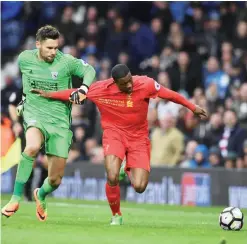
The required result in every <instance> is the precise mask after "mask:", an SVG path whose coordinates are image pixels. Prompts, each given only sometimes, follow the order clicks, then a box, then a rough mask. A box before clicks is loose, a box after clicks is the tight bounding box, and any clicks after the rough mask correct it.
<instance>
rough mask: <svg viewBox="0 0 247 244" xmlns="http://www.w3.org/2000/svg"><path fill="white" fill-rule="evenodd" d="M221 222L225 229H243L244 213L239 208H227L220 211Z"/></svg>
mask: <svg viewBox="0 0 247 244" xmlns="http://www.w3.org/2000/svg"><path fill="white" fill-rule="evenodd" d="M219 224H220V227H221V228H222V229H223V230H241V229H242V227H243V225H244V214H243V213H242V212H241V210H240V209H239V208H234V207H228V208H225V209H224V210H223V211H222V212H221V213H220V216H219Z"/></svg>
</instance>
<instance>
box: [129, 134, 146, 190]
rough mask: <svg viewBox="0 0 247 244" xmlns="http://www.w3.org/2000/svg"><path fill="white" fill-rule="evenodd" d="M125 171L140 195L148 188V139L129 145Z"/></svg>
mask: <svg viewBox="0 0 247 244" xmlns="http://www.w3.org/2000/svg"><path fill="white" fill-rule="evenodd" d="M129 145H130V146H129V151H128V154H127V162H126V166H125V171H126V173H127V174H128V176H129V179H130V181H131V184H132V186H133V187H134V189H135V191H136V192H138V193H143V192H144V191H145V189H146V187H147V184H148V179H149V173H150V142H149V140H148V139H146V140H145V139H144V140H143V141H142V140H140V141H134V142H130V143H129Z"/></svg>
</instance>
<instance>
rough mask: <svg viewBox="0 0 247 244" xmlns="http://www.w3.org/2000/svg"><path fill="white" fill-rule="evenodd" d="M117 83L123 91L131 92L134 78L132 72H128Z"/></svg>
mask: <svg viewBox="0 0 247 244" xmlns="http://www.w3.org/2000/svg"><path fill="white" fill-rule="evenodd" d="M116 84H117V86H118V88H119V90H120V91H121V92H124V93H128V94H131V93H132V91H133V80H132V75H131V73H128V74H127V75H126V76H125V77H123V78H121V79H118V80H117V81H116Z"/></svg>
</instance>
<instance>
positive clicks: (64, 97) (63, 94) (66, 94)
mask: <svg viewBox="0 0 247 244" xmlns="http://www.w3.org/2000/svg"><path fill="white" fill-rule="evenodd" d="M31 92H33V93H36V94H38V95H39V96H41V97H45V98H50V99H53V100H59V101H63V102H68V101H71V99H70V98H71V94H73V95H74V97H75V95H77V96H78V98H77V99H75V100H76V101H78V102H74V103H76V104H80V102H81V101H83V100H84V99H85V98H86V95H85V94H83V93H81V92H78V89H75V88H73V89H67V90H61V91H56V92H47V91H43V90H39V89H32V90H31ZM71 102H73V101H71Z"/></svg>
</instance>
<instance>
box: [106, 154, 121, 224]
mask: <svg viewBox="0 0 247 244" xmlns="http://www.w3.org/2000/svg"><path fill="white" fill-rule="evenodd" d="M121 163H122V159H121V158H118V157H117V156H115V155H107V156H106V157H105V168H106V174H107V182H106V185H105V192H106V197H107V200H108V203H109V206H110V208H111V211H112V216H113V217H112V219H111V225H121V224H122V213H121V211H120V187H119V180H118V177H119V170H120V167H121Z"/></svg>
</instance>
